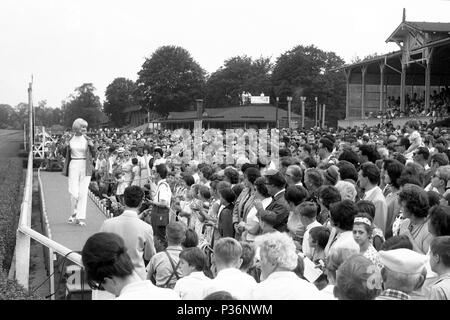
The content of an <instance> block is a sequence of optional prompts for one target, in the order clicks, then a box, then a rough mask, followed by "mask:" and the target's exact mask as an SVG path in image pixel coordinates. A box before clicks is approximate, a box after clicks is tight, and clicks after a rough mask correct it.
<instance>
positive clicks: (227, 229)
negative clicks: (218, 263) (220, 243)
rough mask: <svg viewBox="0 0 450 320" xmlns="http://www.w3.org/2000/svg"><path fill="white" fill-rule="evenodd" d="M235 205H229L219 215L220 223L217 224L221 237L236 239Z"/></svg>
mask: <svg viewBox="0 0 450 320" xmlns="http://www.w3.org/2000/svg"><path fill="white" fill-rule="evenodd" d="M233 206H234V205H233V204H229V205H228V206H226V207H225V208H223V209H222V211H221V212H220V215H219V221H218V223H217V229H218V231H219V234H220V237H222V238H223V237H231V238H234V228H233Z"/></svg>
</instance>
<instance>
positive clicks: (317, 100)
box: [314, 97, 319, 127]
mask: <svg viewBox="0 0 450 320" xmlns="http://www.w3.org/2000/svg"><path fill="white" fill-rule="evenodd" d="M314 99H315V100H316V122H315V123H314V126H316V127H318V126H319V118H318V111H319V98H318V97H315V98H314Z"/></svg>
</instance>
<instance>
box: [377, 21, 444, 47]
mask: <svg viewBox="0 0 450 320" xmlns="http://www.w3.org/2000/svg"><path fill="white" fill-rule="evenodd" d="M411 29H413V30H416V31H420V32H433V33H444V34H447V36H450V23H449V22H416V21H403V22H402V23H400V25H399V26H398V27H397V28H396V29H395V30H394V32H392V34H391V35H390V36H389V38H387V40H386V42H396V41H399V40H402V39H403V37H404V36H405V34H407V33H408V32H409V31H410V30H411Z"/></svg>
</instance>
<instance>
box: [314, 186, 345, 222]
mask: <svg viewBox="0 0 450 320" xmlns="http://www.w3.org/2000/svg"><path fill="white" fill-rule="evenodd" d="M341 200H342V198H341V193H340V192H339V190H338V189H337V188H336V187H333V186H322V187H320V188H319V190H318V198H317V203H318V205H319V206H320V213H319V214H318V215H317V221H318V222H319V223H321V224H323V225H327V224H328V223H329V220H330V206H331V205H332V204H333V203H336V202H339V201H341Z"/></svg>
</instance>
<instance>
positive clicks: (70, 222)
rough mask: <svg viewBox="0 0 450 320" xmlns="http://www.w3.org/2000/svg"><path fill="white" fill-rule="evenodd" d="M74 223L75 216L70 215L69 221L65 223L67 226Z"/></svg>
mask: <svg viewBox="0 0 450 320" xmlns="http://www.w3.org/2000/svg"><path fill="white" fill-rule="evenodd" d="M75 222H76V215H71V216H70V217H69V220H68V221H67V223H68V224H74V223H75Z"/></svg>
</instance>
